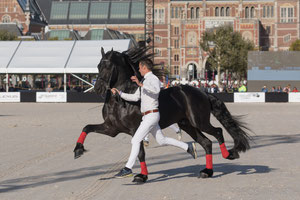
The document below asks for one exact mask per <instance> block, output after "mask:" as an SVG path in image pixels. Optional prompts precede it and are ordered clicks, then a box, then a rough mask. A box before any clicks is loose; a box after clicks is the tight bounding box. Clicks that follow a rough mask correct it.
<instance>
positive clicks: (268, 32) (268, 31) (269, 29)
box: [266, 26, 271, 35]
mask: <svg viewBox="0 0 300 200" xmlns="http://www.w3.org/2000/svg"><path fill="white" fill-rule="evenodd" d="M266 33H267V34H268V35H270V34H271V26H266Z"/></svg>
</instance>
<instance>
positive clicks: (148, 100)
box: [111, 59, 197, 178]
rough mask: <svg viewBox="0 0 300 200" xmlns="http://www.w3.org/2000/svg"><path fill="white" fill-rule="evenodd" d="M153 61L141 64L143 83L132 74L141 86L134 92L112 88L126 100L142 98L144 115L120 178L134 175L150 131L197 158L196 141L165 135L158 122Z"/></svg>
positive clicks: (161, 139)
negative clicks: (141, 146)
mask: <svg viewBox="0 0 300 200" xmlns="http://www.w3.org/2000/svg"><path fill="white" fill-rule="evenodd" d="M152 67H153V64H152V61H151V60H149V59H147V60H143V61H141V62H140V64H139V71H140V73H141V75H142V76H144V81H143V83H141V82H140V81H139V80H138V79H137V77H136V76H132V77H131V80H132V81H133V82H136V84H137V85H138V86H139V87H141V89H139V88H138V89H137V90H136V92H135V93H134V94H127V93H124V92H122V91H119V90H118V89H116V88H112V89H111V91H112V93H113V94H115V93H116V92H118V93H119V95H120V96H121V98H123V99H124V100H126V101H138V100H140V99H141V112H142V115H143V118H142V122H141V124H140V126H139V127H138V129H137V131H136V132H135V134H134V136H133V138H132V140H131V144H132V147H131V153H130V156H129V159H128V161H127V163H126V165H125V167H124V168H123V169H122V170H121V171H120V172H119V173H118V174H116V175H115V176H116V177H118V178H122V177H127V176H132V167H133V165H134V164H135V161H136V159H137V157H138V154H139V150H140V144H141V141H142V140H143V139H144V138H145V136H146V135H147V134H148V133H149V132H150V133H151V134H152V135H153V136H154V137H155V138H156V141H157V142H158V144H160V145H173V146H176V147H179V148H181V149H183V150H185V151H187V152H188V153H190V154H191V155H192V157H193V158H194V159H196V158H197V152H196V148H195V143H191V144H187V143H184V142H181V141H178V140H175V139H173V138H168V137H165V136H164V135H163V133H162V131H161V129H160V126H159V124H158V122H159V120H160V114H159V110H158V96H159V92H160V81H159V79H158V78H157V77H156V76H155V75H154V74H153V73H152Z"/></svg>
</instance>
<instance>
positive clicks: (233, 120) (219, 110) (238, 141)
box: [208, 94, 250, 152]
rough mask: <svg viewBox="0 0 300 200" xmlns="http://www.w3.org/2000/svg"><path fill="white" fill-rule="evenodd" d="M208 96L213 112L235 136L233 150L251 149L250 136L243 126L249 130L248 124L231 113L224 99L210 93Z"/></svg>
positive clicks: (232, 135)
mask: <svg viewBox="0 0 300 200" xmlns="http://www.w3.org/2000/svg"><path fill="white" fill-rule="evenodd" d="M208 97H209V100H210V103H211V107H212V111H211V112H212V114H213V115H214V116H215V117H216V118H217V119H218V120H219V121H220V123H221V124H222V125H223V126H224V127H225V129H226V130H227V132H228V133H229V134H230V135H231V137H232V138H233V141H234V147H233V149H232V150H235V151H237V152H241V151H242V152H245V151H246V150H248V149H250V145H249V140H250V136H249V135H248V133H246V132H245V131H244V130H243V129H242V128H244V129H247V130H250V129H249V128H247V126H246V125H245V124H244V123H243V122H241V121H240V120H239V118H238V117H234V116H232V115H231V114H230V112H229V111H228V109H227V107H226V106H225V104H224V102H223V101H221V100H220V99H218V98H217V97H215V96H214V95H212V94H208Z"/></svg>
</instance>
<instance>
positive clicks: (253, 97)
mask: <svg viewBox="0 0 300 200" xmlns="http://www.w3.org/2000/svg"><path fill="white" fill-rule="evenodd" d="M234 102H247V103H249V102H259V103H264V102H265V93H264V92H235V93H234Z"/></svg>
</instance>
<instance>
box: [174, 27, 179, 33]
mask: <svg viewBox="0 0 300 200" xmlns="http://www.w3.org/2000/svg"><path fill="white" fill-rule="evenodd" d="M174 35H179V27H178V26H175V27H174Z"/></svg>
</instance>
